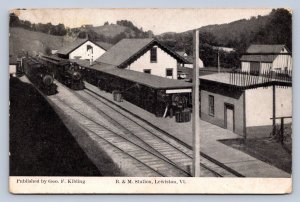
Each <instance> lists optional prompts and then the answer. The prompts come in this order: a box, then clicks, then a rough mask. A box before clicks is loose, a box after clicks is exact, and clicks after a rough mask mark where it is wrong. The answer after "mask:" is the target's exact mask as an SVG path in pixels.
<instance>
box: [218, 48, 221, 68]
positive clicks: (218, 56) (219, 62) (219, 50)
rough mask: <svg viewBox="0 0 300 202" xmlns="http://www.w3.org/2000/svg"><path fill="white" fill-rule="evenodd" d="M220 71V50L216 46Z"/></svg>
mask: <svg viewBox="0 0 300 202" xmlns="http://www.w3.org/2000/svg"><path fill="white" fill-rule="evenodd" d="M220 72H221V67H220V50H219V48H218V73H220Z"/></svg>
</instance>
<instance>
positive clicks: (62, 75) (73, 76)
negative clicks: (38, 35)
mask: <svg viewBox="0 0 300 202" xmlns="http://www.w3.org/2000/svg"><path fill="white" fill-rule="evenodd" d="M39 59H40V61H41V62H42V63H43V64H45V65H47V66H48V67H49V68H51V69H52V71H53V72H54V78H55V79H57V80H58V81H59V82H61V83H62V84H64V85H66V86H68V87H69V88H71V89H73V90H82V89H84V83H83V79H82V75H81V72H80V69H79V66H78V65H77V64H76V63H73V62H70V61H69V60H66V59H62V58H59V57H57V56H54V55H53V56H46V55H42V56H40V58H39Z"/></svg>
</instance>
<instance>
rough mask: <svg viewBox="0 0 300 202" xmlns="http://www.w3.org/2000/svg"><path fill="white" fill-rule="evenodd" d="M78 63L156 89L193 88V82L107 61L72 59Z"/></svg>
mask: <svg viewBox="0 0 300 202" xmlns="http://www.w3.org/2000/svg"><path fill="white" fill-rule="evenodd" d="M71 61H73V62H76V63H77V64H79V65H81V66H83V67H85V68H90V69H95V70H98V71H100V72H103V73H107V74H110V75H113V76H116V77H120V78H123V79H126V80H129V81H132V82H135V83H138V84H141V85H144V86H148V87H151V88H155V89H182V88H192V84H191V83H187V82H184V81H180V80H175V79H168V78H164V77H160V76H155V75H152V74H145V73H143V72H137V71H133V70H129V69H120V68H116V67H115V66H114V65H110V64H105V63H96V64H93V65H92V66H90V65H89V61H86V60H71Z"/></svg>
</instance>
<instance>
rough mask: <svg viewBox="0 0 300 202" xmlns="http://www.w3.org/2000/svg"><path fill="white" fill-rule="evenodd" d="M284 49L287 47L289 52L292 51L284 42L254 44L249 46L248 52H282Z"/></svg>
mask: <svg viewBox="0 0 300 202" xmlns="http://www.w3.org/2000/svg"><path fill="white" fill-rule="evenodd" d="M283 49H286V50H287V51H288V52H289V53H290V51H289V50H288V49H287V47H286V46H285V45H283V44H268V45H265V44H253V45H251V46H249V48H248V49H247V51H246V53H254V54H255V53H265V54H266V53H269V54H271V53H273V54H274V53H280V52H282V51H283Z"/></svg>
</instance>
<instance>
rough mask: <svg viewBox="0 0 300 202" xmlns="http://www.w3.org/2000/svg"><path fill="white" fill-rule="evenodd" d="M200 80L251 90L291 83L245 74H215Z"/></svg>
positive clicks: (202, 77)
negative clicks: (274, 83)
mask: <svg viewBox="0 0 300 202" xmlns="http://www.w3.org/2000/svg"><path fill="white" fill-rule="evenodd" d="M199 78H200V80H205V81H211V82H216V83H221V84H225V85H230V86H235V87H242V88H253V87H257V86H264V85H269V84H272V82H276V84H280V85H287V86H290V85H291V84H292V83H291V81H286V80H282V79H275V78H266V77H263V76H254V75H245V74H239V73H236V74H232V73H216V74H209V75H205V76H200V77H199Z"/></svg>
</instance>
